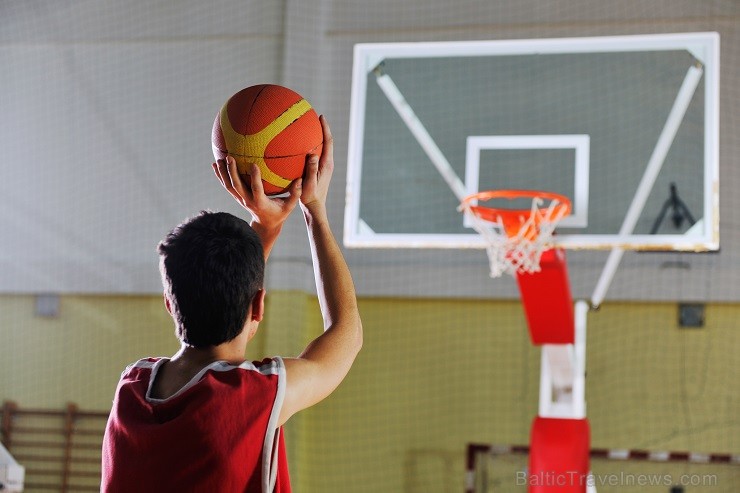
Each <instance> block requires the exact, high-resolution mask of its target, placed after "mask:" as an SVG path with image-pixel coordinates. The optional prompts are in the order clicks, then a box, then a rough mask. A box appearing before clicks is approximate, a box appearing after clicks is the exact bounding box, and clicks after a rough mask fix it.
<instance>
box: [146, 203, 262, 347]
mask: <svg viewBox="0 0 740 493" xmlns="http://www.w3.org/2000/svg"><path fill="white" fill-rule="evenodd" d="M158 251H159V255H160V271H161V273H162V284H163V286H164V289H165V294H166V295H167V298H168V299H169V302H170V308H171V311H172V316H173V318H174V320H175V325H176V328H177V335H178V337H179V338H180V340H182V341H183V342H185V343H187V344H189V345H191V346H196V347H205V346H216V345H218V344H221V343H224V342H228V341H230V340H232V339H234V338H235V337H236V336H238V335H239V334H240V333H241V331H242V329H243V328H244V323H245V322H246V319H247V315H248V313H249V307H250V302H251V301H252V299H253V298H254V296H255V295H256V294H257V292H258V291H259V290H260V289H261V288H262V283H263V280H264V269H265V261H264V257H263V251H262V244H261V243H260V239H259V237H258V236H257V233H255V232H254V230H253V229H252V228H251V227H250V226H249V224H247V223H246V222H245V221H244V220H242V219H239V218H238V217H236V216H233V215H231V214H228V213H226V212H206V211H203V212H201V213H200V214H199V215H198V216H195V217H193V218H191V219H188V220H187V221H185V222H183V223H182V224H180V225H179V226H177V227H176V228H175V229H173V230H172V231H171V232H170V233H169V234H168V235H167V236H166V237H165V239H164V240H162V241H161V242H160V244H159V247H158Z"/></svg>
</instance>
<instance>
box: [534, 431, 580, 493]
mask: <svg viewBox="0 0 740 493" xmlns="http://www.w3.org/2000/svg"><path fill="white" fill-rule="evenodd" d="M590 441H591V437H590V428H589V425H588V420H587V419H563V418H543V417H540V416H537V417H536V418H535V420H534V423H533V424H532V434H531V439H530V449H529V471H528V475H527V480H528V484H529V487H528V490H527V491H528V492H529V493H554V492H557V493H585V492H586V487H587V486H588V473H589V467H590V466H589V448H590Z"/></svg>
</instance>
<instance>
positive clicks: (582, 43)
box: [344, 32, 719, 251]
mask: <svg viewBox="0 0 740 493" xmlns="http://www.w3.org/2000/svg"><path fill="white" fill-rule="evenodd" d="M678 49H683V50H686V51H688V52H689V53H691V54H692V55H693V56H694V57H695V58H696V60H697V61H698V63H699V64H700V65H701V70H702V74H701V76H702V77H703V78H704V119H705V126H704V162H705V176H704V186H705V190H704V204H703V210H702V211H701V214H700V216H701V218H702V219H701V220H700V221H699V223H697V225H696V227H694V228H692V230H691V234H689V235H685V234H681V235H633V234H624V232H621V233H620V234H614V235H578V234H562V235H558V236H557V237H556V238H555V241H556V243H557V244H558V245H559V246H561V247H564V248H570V249H611V248H620V249H626V250H673V251H712V250H717V249H719V35H718V34H717V33H713V32H702V33H677V34H655V35H638V36H607V37H586V38H560V39H531V40H504V41H462V42H430V43H374V44H358V45H355V49H354V65H353V76H352V98H351V108H350V131H349V142H348V145H349V147H348V160H347V162H348V172H347V189H346V208H345V222H344V244H345V246H347V247H351V248H453V249H468V248H484V247H485V242H484V241H483V239H482V238H481V237H480V236H479V235H469V234H462V235H447V234H399V233H394V234H385V233H378V232H375V231H373V230H372V229H371V228H370V227H369V226H368V225H367V224H365V223H364V222H363V221H362V219H361V217H360V192H361V190H360V185H361V183H360V180H361V176H362V155H363V141H362V137H363V133H364V121H365V94H366V90H367V79H368V77H367V74H368V73H370V72H372V71H374V70H376V68H377V67H378V66H379V64H381V62H383V61H384V60H388V59H398V58H424V57H429V58H439V57H462V56H465V57H471V56H492V55H527V54H563V53H568V54H573V53H606V52H630V51H661V50H665V51H669V50H678ZM679 123H680V121H679ZM667 126H668V125H667ZM656 147H657V146H656ZM438 168H439V167H438ZM433 172H434V169H433V167H432V166H431V165H430V173H433ZM460 182H461V181H460ZM457 194H458V193H456V195H457ZM461 221H463V219H462V215H461ZM576 221H578V219H577V220H576ZM697 231H699V234H697Z"/></svg>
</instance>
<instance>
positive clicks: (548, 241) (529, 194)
mask: <svg viewBox="0 0 740 493" xmlns="http://www.w3.org/2000/svg"><path fill="white" fill-rule="evenodd" d="M492 199H509V200H514V199H528V200H529V199H531V200H532V207H531V208H530V209H507V208H501V207H487V206H483V205H479V202H480V201H487V200H492ZM546 201H549V202H548V203H547V204H546ZM570 209H571V204H570V200H569V199H568V198H567V197H565V196H563V195H560V194H557V193H552V192H542V191H539V190H491V191H486V192H478V193H475V194H473V195H469V196H468V197H465V199H464V200H463V201H462V203H461V204H460V207H459V208H458V210H460V211H461V212H466V213H469V217H470V218H471V219H472V221H473V229H475V230H476V231H477V232H478V233H480V235H481V236H483V240H484V241H485V242H486V252H487V253H488V259H489V262H490V266H491V277H500V276H501V275H502V274H503V273H508V274H511V275H514V274H516V273H517V272H519V273H524V272H529V273H532V272H539V270H540V257H541V256H542V252H544V251H545V250H547V249H548V248H552V235H553V233H554V231H555V227H556V226H557V224H558V222H560V220H561V219H563V218H564V217H565V216H567V215H568V214H570Z"/></svg>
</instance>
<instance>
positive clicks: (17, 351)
mask: <svg viewBox="0 0 740 493" xmlns="http://www.w3.org/2000/svg"><path fill="white" fill-rule="evenodd" d="M267 303H268V305H267V315H266V318H265V320H264V322H263V324H262V327H261V330H260V332H259V333H258V335H257V337H256V338H255V339H254V340H253V341H252V342H251V343H250V347H249V348H248V352H247V353H248V354H247V357H248V358H249V359H258V358H261V357H263V356H269V355H274V354H282V355H286V356H294V355H297V354H298V353H299V352H300V350H301V349H302V347H303V346H304V345H305V343H306V342H308V341H309V340H310V339H311V338H313V337H315V336H316V335H318V334H320V333H321V330H322V322H321V317H320V313H319V310H318V305H317V303H316V300H315V298H314V297H313V296H310V295H306V294H304V293H301V292H271V293H268V302H267ZM360 310H361V313H362V318H363V325H364V329H365V338H364V339H365V343H364V347H363V350H362V352H361V353H360V356H359V357H358V360H357V362H356V363H355V366H354V367H353V369H352V371H351V372H350V375H349V376H348V378H347V379H346V381H345V382H344V383H343V384H342V386H341V387H340V388H339V389H338V390H337V391H336V392H335V393H334V394H333V395H332V396H331V397H330V398H328V399H327V400H326V401H324V402H322V403H321V404H319V405H317V406H315V407H314V408H312V409H310V410H308V411H305V412H303V413H301V414H300V415H298V416H296V417H295V418H293V419H292V420H291V422H290V423H289V425H288V427H287V431H286V432H287V435H288V441H289V442H288V443H289V444H290V449H289V454H290V457H291V473H292V475H293V481H294V484H295V485H296V488H295V489H296V491H300V492H309V493H310V492H333V491H345V492H378V491H389V492H395V491H404V492H411V493H415V492H424V493H433V492H437V491H439V492H458V491H461V490H462V481H463V477H464V451H465V446H466V444H467V443H468V442H479V443H511V444H526V443H528V441H529V440H528V436H529V427H530V423H531V420H532V418H533V417H534V415H535V412H536V408H537V396H538V386H539V349H537V348H533V347H532V346H531V344H530V343H529V338H528V336H527V331H526V324H525V321H524V316H523V312H522V309H521V306H520V304H519V303H518V302H496V301H485V300H428V299H425V300H411V299H361V300H360ZM33 312H34V298H33V297H31V296H0V399H10V400H13V401H16V402H17V403H18V404H19V405H20V406H22V407H50V408H62V406H64V405H65V404H66V403H67V402H70V401H71V402H75V403H77V404H78V405H79V406H80V408H82V409H91V410H92V409H94V410H106V409H108V408H109V406H110V401H111V398H112V395H113V391H114V388H115V384H116V381H117V379H118V376H119V374H120V372H121V370H122V369H123V368H124V367H125V365H126V364H128V363H130V362H132V361H135V360H136V359H138V358H140V357H144V356H150V355H170V354H172V353H174V352H175V351H176V350H177V348H178V345H177V341H176V339H175V337H174V333H173V328H172V321H171V319H170V318H169V316H168V314H167V312H166V311H165V310H164V307H163V304H162V300H161V298H160V297H158V296H129V297H105V296H64V297H62V299H61V309H60V314H59V316H58V317H55V318H41V317H36V316H34V314H33ZM738 320H740V305H708V306H707V309H706V323H705V327H704V328H702V329H680V328H678V327H677V305H676V304H673V303H662V304H661V303H650V304H647V303H607V304H604V306H603V307H602V309H601V310H600V311H598V312H591V313H590V314H589V316H588V330H589V336H588V353H587V369H588V376H587V391H586V398H587V402H588V415H589V418H590V422H591V427H592V445H593V446H596V447H624V448H643V449H652V450H666V449H672V450H692V451H704V452H734V453H738V452H740V418H738V415H740V371H739V370H738V357H737V352H738V350H740V322H739V321H738ZM739 480H740V479H739ZM600 491H609V490H608V489H606V490H604V489H602V490H600ZM656 491H657V490H656ZM661 491H662V490H661Z"/></svg>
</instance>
